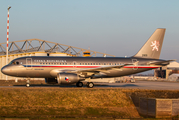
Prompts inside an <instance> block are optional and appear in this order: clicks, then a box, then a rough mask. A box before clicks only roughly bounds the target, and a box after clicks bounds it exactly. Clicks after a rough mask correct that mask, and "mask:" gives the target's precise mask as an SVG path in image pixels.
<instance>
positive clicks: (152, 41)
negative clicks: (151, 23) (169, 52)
mask: <svg viewBox="0 0 179 120" xmlns="http://www.w3.org/2000/svg"><path fill="white" fill-rule="evenodd" d="M165 30H166V29H165V28H158V29H156V31H155V32H154V33H153V34H152V35H151V37H150V38H149V39H148V41H147V42H146V43H145V44H144V46H143V47H142V48H141V49H140V50H139V52H138V53H137V54H136V55H134V56H133V57H142V58H153V59H159V58H160V53H161V49H162V44H163V39H164V35H165Z"/></svg>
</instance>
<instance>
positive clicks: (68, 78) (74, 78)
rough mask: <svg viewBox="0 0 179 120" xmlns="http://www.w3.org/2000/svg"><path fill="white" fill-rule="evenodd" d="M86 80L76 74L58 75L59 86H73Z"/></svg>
mask: <svg viewBox="0 0 179 120" xmlns="http://www.w3.org/2000/svg"><path fill="white" fill-rule="evenodd" d="M81 80H84V78H82V77H80V76H78V75H77V74H74V73H59V74H57V81H58V84H73V83H77V82H78V81H81Z"/></svg>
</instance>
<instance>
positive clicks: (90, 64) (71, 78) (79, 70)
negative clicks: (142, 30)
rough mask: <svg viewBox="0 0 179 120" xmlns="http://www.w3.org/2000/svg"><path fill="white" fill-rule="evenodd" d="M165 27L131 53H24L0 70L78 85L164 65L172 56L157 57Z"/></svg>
mask: <svg viewBox="0 0 179 120" xmlns="http://www.w3.org/2000/svg"><path fill="white" fill-rule="evenodd" d="M165 30H166V29H165V28H158V29H156V31H155V32H154V33H153V34H152V35H151V37H150V38H149V39H148V40H147V42H146V43H145V44H144V46H143V47H142V48H141V49H140V50H139V51H138V53H137V54H135V55H134V56H132V57H54V56H27V57H20V58H16V59H14V60H12V61H11V62H10V63H9V64H8V65H5V66H4V67H3V68H2V69H1V72H2V73H4V74H5V75H9V76H14V77H26V78H45V82H46V83H48V84H62V85H63V84H75V83H76V86H77V87H82V86H83V82H82V81H84V80H85V79H86V80H87V81H88V82H87V85H86V86H87V87H88V88H93V87H94V83H93V82H91V79H95V78H110V77H120V76H126V75H131V74H136V73H139V72H144V71H148V70H151V69H156V68H161V67H162V66H166V65H168V64H169V63H170V61H172V60H162V59H159V57H160V53H161V49H162V44H163V39H164V34H165Z"/></svg>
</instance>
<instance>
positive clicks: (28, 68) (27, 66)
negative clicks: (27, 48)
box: [26, 58, 32, 70]
mask: <svg viewBox="0 0 179 120" xmlns="http://www.w3.org/2000/svg"><path fill="white" fill-rule="evenodd" d="M26 69H27V70H31V69H32V58H26Z"/></svg>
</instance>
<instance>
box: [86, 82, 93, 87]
mask: <svg viewBox="0 0 179 120" xmlns="http://www.w3.org/2000/svg"><path fill="white" fill-rule="evenodd" d="M86 86H87V87H88V88H93V87H94V83H93V82H87V84H86Z"/></svg>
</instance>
